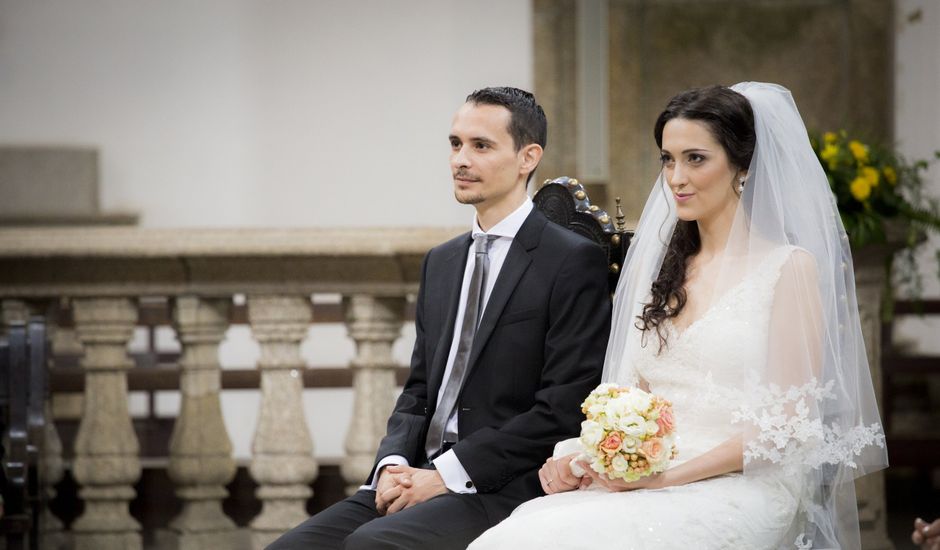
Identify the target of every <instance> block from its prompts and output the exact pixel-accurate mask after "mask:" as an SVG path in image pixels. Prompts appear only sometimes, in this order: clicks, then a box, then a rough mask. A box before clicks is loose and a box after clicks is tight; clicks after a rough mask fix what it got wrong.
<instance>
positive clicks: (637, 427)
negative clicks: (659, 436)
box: [617, 414, 646, 437]
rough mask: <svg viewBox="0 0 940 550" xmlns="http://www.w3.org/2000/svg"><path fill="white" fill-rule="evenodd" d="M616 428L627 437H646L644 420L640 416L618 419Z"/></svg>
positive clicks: (634, 415) (632, 415)
mask: <svg viewBox="0 0 940 550" xmlns="http://www.w3.org/2000/svg"><path fill="white" fill-rule="evenodd" d="M617 427H619V428H620V430H621V431H622V432H623V433H625V434H627V436H629V437H643V436H645V435H646V420H644V419H643V417H642V416H639V415H636V414H631V415H628V416H626V417H624V418H621V419H620V422H618V423H617Z"/></svg>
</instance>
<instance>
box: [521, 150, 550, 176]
mask: <svg viewBox="0 0 940 550" xmlns="http://www.w3.org/2000/svg"><path fill="white" fill-rule="evenodd" d="M543 152H544V151H543V149H542V146H541V145H539V144H538V143H530V144H528V145H526V146H525V147H523V148H522V150H520V151H519V156H520V158H521V159H522V164H521V165H520V166H519V172H520V173H524V174H526V175H528V174H531V173H532V171H533V170H535V167H536V166H538V165H539V161H541V160H542V153H543Z"/></svg>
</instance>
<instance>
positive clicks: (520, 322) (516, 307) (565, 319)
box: [376, 209, 610, 513]
mask: <svg viewBox="0 0 940 550" xmlns="http://www.w3.org/2000/svg"><path fill="white" fill-rule="evenodd" d="M471 242H472V239H471V236H470V234H469V233H466V234H464V235H461V236H459V237H457V238H455V239H453V240H451V241H448V242H446V243H444V244H442V245H440V246H437V247H435V248H433V249H432V250H431V251H430V252H428V254H427V256H426V257H425V259H424V264H423V267H422V275H421V286H420V290H419V292H418V298H417V310H416V320H415V324H416V329H417V338H416V341H415V347H414V353H413V355H412V360H411V374H410V376H409V378H408V381H407V382H406V383H405V387H404V391H403V392H402V394H401V396H400V397H399V399H398V402H397V404H396V405H395V410H394V412H393V413H392V416H391V418H390V419H389V421H388V430H387V435H386V436H385V438H384V439H383V440H382V442H381V444H380V446H379V450H378V455H377V460H376V462H378V461H379V460H381V459H382V458H384V457H386V456H389V455H393V454H398V455H402V456H404V457H406V458H407V459H408V460H409V462H410V463H411V464H412V465H418V464H421V463H424V462H425V461H426V457H425V453H424V440H425V436H426V434H427V429H428V424H429V423H430V420H431V417H432V415H433V414H434V408H435V406H436V401H437V395H438V390H439V389H440V387H441V383H442V377H443V373H444V368H445V365H446V362H447V356H448V352H449V351H450V346H451V342H452V339H453V334H454V330H455V324H456V316H457V305H458V300H459V297H460V289H461V284H462V281H463V274H464V270H465V267H466V262H467V252H468V248H469V247H470V244H471ZM609 330H610V298H609V295H608V287H607V261H606V258H605V256H604V253H603V252H602V251H601V248H600V247H599V246H597V245H596V244H595V243H593V242H591V241H589V240H587V239H585V238H584V237H581V236H579V235H576V234H575V233H573V232H572V231H569V230H568V229H565V228H563V227H561V226H558V225H556V224H554V223H551V222H549V221H548V219H547V218H546V217H545V216H544V215H543V214H542V213H541V212H539V211H538V210H537V209H533V210H532V212H531V213H530V214H529V216H528V217H527V218H526V220H525V222H524V223H523V224H522V226H521V227H520V229H519V232H518V233H517V235H516V237H515V239H514V240H513V242H512V245H511V246H510V248H509V252H508V254H507V256H506V259H505V260H504V263H503V266H502V268H501V269H500V271H499V275H498V278H497V279H496V283H495V285H494V287H493V291H492V293H491V295H490V297H489V300H488V301H487V305H486V309H485V311H484V315H483V318H482V319H481V321H480V327H479V329H478V330H477V333H476V336H475V338H474V342H473V348H472V350H471V353H470V359H469V367H468V372H467V376H466V379H465V381H464V385H463V387H462V388H461V391H460V394H459V396H458V400H457V407H458V435H459V438H460V441H459V442H457V443H456V445H454V447H453V451H454V452H455V453H456V455H457V458H458V459H459V460H460V463H461V465H462V466H463V467H464V469H465V470H466V471H467V474H469V476H470V479H471V480H472V481H473V483H474V484H475V486H476V490H477V492H478V493H480V494H493V493H503V494H504V496H506V497H510V499H511V500H512V501H514V504H513V506H514V505H515V504H518V502H521V501H523V500H527V499H529V498H534V497H535V496H538V495H540V494H542V492H541V488H540V486H539V484H538V480H537V472H538V468H539V467H540V466H541V465H542V464H543V462H544V461H545V459H546V458H547V457H548V456H550V454H551V452H552V448H553V446H554V444H555V443H556V442H558V441H560V440H562V439H565V438H568V437H574V436H576V435H577V434H578V433H579V430H580V422H581V420H582V419H583V415H582V414H581V411H580V404H581V402H582V400H583V399H584V398H585V397H586V396H587V394H588V393H589V392H590V391H591V390H592V389H593V388H594V387H595V386H596V385H597V384H598V383H599V381H600V377H601V370H602V368H603V362H604V353H605V350H606V347H607V338H608V332H609ZM510 509H511V508H510ZM507 513H508V512H507Z"/></svg>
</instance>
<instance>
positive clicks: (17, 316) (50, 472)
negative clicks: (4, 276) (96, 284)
mask: <svg viewBox="0 0 940 550" xmlns="http://www.w3.org/2000/svg"><path fill="white" fill-rule="evenodd" d="M2 309H3V325H4V326H7V325H9V324H10V323H12V322H15V321H19V322H23V323H25V322H27V320H28V319H29V317H30V315H32V314H34V313H45V312H43V311H37V310H36V308H34V307H31V306H30V305H29V304H27V303H26V302H23V301H21V300H4V301H3V306H2ZM46 309H51V308H46ZM45 320H46V339H47V341H48V342H52V341H53V340H54V337H55V333H56V324H55V320H54V319H53V318H52V316H51V315H46V316H45ZM52 361H53V357H49V361H48V364H49V366H50V367H51V366H52ZM43 417H44V418H45V424H44V425H43V432H42V437H43V442H42V457H41V458H40V461H39V468H40V476H39V477H40V481H41V483H42V486H43V489H42V490H43V494H44V497H45V502H46V506H44V507H43V510H42V512H41V513H42V516H41V517H40V518H39V531H40V533H42V534H41V536H40V537H39V548H41V549H42V550H61V549H64V548H68V547H69V546H70V544H69V537H68V534H67V533H66V532H65V526H64V525H63V524H62V520H60V519H59V518H57V517H56V516H55V514H53V513H52V511H51V510H49V506H48V503H49V502H51V501H52V499H54V498H55V495H56V491H55V485H56V484H57V483H58V482H60V481H62V477H63V476H64V475H65V466H64V465H63V462H62V440H61V439H59V432H58V430H56V427H55V421H54V419H53V418H52V406H51V402H50V400H49V399H48V397H47V398H46V399H45V402H44V404H43Z"/></svg>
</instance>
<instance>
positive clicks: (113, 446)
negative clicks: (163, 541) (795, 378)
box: [0, 228, 891, 550]
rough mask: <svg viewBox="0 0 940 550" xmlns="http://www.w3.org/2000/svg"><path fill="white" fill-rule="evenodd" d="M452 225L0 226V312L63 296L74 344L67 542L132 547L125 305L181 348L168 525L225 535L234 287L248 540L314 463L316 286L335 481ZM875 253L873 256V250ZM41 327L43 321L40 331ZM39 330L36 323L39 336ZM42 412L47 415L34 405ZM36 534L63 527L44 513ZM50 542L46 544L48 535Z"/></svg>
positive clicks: (873, 329) (297, 503)
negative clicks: (329, 323) (255, 373)
mask: <svg viewBox="0 0 940 550" xmlns="http://www.w3.org/2000/svg"><path fill="white" fill-rule="evenodd" d="M459 232H460V230H459V229H440V228H435V229H432V228H426V229H349V230H339V229H298V230H263V229H250V230H249V229H244V230H205V229H200V230H158V229H119V228H92V229H77V228H76V229H65V228H59V229H0V301H2V306H3V320H4V321H5V322H10V321H14V320H22V319H25V317H26V316H28V315H29V314H30V313H42V312H43V310H44V308H45V307H46V306H47V305H48V304H50V303H54V302H58V301H60V300H61V299H63V298H65V299H67V300H68V301H69V302H70V304H71V309H72V316H73V319H74V326H75V332H76V335H77V338H78V340H79V341H80V342H81V346H82V348H83V352H84V353H83V358H82V361H81V366H82V368H83V370H84V378H85V383H84V390H83V391H84V403H85V408H84V410H83V414H82V417H81V423H80V425H79V431H78V435H77V438H76V441H75V448H74V456H75V459H74V461H73V463H72V470H73V474H74V477H75V479H76V480H77V481H78V483H79V485H80V486H81V491H80V497H81V498H82V499H83V500H84V503H85V509H84V513H83V514H82V516H80V517H79V519H78V520H77V521H75V523H74V524H73V525H72V530H71V531H72V532H71V536H73V537H74V539H75V546H76V548H79V549H89V550H90V549H95V550H110V549H115V550H116V549H125V548H127V549H134V548H140V547H141V536H140V526H139V524H138V523H137V521H136V520H134V519H133V518H132V517H131V515H130V513H129V510H128V503H129V502H130V501H131V500H132V499H133V498H134V496H135V493H134V489H133V486H134V483H135V482H136V481H137V480H138V478H139V477H140V474H141V466H140V460H139V456H138V455H139V446H138V441H137V439H136V436H135V433H134V430H133V428H132V424H131V417H130V414H129V410H128V403H127V396H128V391H127V371H128V369H129V368H131V366H132V365H133V362H132V360H131V358H130V357H129V356H128V353H127V343H128V341H129V340H130V338H131V335H132V332H133V330H134V327H135V324H136V322H137V316H138V315H137V314H138V311H137V301H138V299H139V298H146V297H167V298H170V300H169V301H170V304H171V309H172V320H173V324H174V328H175V329H176V332H177V335H178V339H179V341H180V343H181V345H182V355H181V357H180V361H179V367H180V371H181V373H180V384H179V388H180V392H181V394H182V404H181V409H180V414H179V416H178V418H177V420H176V423H175V426H174V431H173V435H172V438H171V443H170V463H169V474H170V477H171V478H172V479H173V481H174V483H175V484H176V492H177V495H178V496H179V497H180V499H181V500H182V501H183V503H184V504H183V509H182V512H181V513H180V514H179V516H177V517H176V518H175V519H174V520H173V522H172V523H171V525H170V528H171V530H172V531H173V532H175V533H176V535H177V536H178V541H179V547H180V548H193V549H196V548H232V547H236V546H238V544H236V543H235V542H233V541H232V539H231V538H230V537H234V536H235V535H234V533H235V526H234V524H233V522H232V521H231V520H230V519H229V518H228V517H226V516H225V514H224V513H223V512H222V508H221V502H222V499H224V498H225V496H226V490H225V485H226V484H227V483H228V482H229V481H230V480H231V479H232V476H233V475H234V472H235V462H234V460H233V458H232V447H231V442H230V440H229V437H228V434H227V433H226V430H225V425H224V423H223V419H222V413H221V408H220V403H219V393H220V389H221V383H220V378H221V376H220V366H219V361H218V354H217V350H218V346H219V344H220V342H221V341H222V339H223V335H224V334H225V331H226V329H227V328H228V324H229V311H228V310H229V307H230V305H231V303H232V297H233V296H234V295H238V294H241V295H245V296H246V297H247V298H246V303H247V311H248V315H247V321H248V324H249V325H250V327H251V330H252V332H253V334H254V337H255V339H256V340H258V342H259V343H260V346H261V357H260V359H259V361H258V365H257V368H258V370H259V371H260V378H261V383H260V386H261V392H262V397H261V405H260V407H261V410H260V414H259V421H258V426H257V430H256V432H255V435H254V440H253V445H252V459H251V465H250V472H251V475H252V477H253V478H254V480H255V481H256V482H257V483H258V485H259V489H258V491H257V496H258V498H259V499H260V500H261V501H262V503H263V506H262V511H261V513H260V515H258V516H257V517H256V518H254V520H253V521H252V522H251V525H250V527H251V535H252V545H253V547H254V548H263V547H264V546H265V545H266V544H267V543H268V542H270V541H271V540H273V538H275V537H276V536H277V535H278V534H279V533H281V532H283V531H285V530H286V529H289V528H290V527H292V526H294V525H296V524H297V523H299V522H300V521H301V520H303V519H304V518H306V512H305V510H304V504H305V501H306V500H307V499H308V498H309V497H310V495H311V492H310V488H309V485H310V482H311V481H312V480H313V479H314V477H315V476H316V475H317V471H318V464H317V462H316V460H315V459H314V455H313V442H312V441H311V438H310V431H309V430H308V428H307V425H306V422H305V420H304V415H303V406H302V401H301V398H302V396H301V392H302V390H303V382H302V378H303V377H302V376H301V374H302V369H303V368H304V362H303V360H302V358H301V356H300V344H301V341H302V340H303V338H304V337H305V335H306V333H307V328H308V325H309V323H310V322H311V300H310V297H311V295H312V294H315V293H330V294H341V295H342V296H343V302H342V304H343V313H344V322H345V323H346V326H347V329H348V333H349V336H350V337H351V338H352V339H353V340H354V341H355V343H356V355H355V357H354V359H353V360H352V362H351V364H350V365H349V367H350V369H351V370H352V371H353V376H352V381H353V382H352V385H353V414H352V421H351V425H350V426H347V427H345V429H346V430H347V433H348V436H347V438H346V445H345V446H346V456H345V457H344V458H343V462H342V464H341V472H342V475H343V477H344V480H345V481H346V483H347V484H348V486H349V487H354V486H355V485H357V484H358V483H360V482H361V481H362V480H363V479H365V477H366V476H367V475H368V473H369V471H370V469H371V467H372V461H373V459H374V451H375V449H376V448H377V446H378V442H379V439H380V438H381V436H382V434H384V431H385V422H386V419H387V415H388V413H389V411H390V410H391V407H392V399H393V395H394V388H395V385H396V384H395V367H396V366H397V365H396V364H395V362H394V360H393V358H392V353H391V350H392V345H393V344H394V342H395V340H396V339H397V338H398V336H399V333H400V331H401V327H402V324H403V312H404V310H405V302H406V299H407V296H408V295H410V294H413V293H414V292H415V291H416V290H417V285H418V279H419V276H420V268H421V259H422V257H423V255H424V253H425V252H426V251H427V250H428V249H430V248H431V247H432V246H434V245H436V244H438V243H441V242H443V241H445V240H447V239H448V238H450V237H452V236H454V235H456V234H457V233H459ZM876 252H877V253H876ZM886 253H887V252H885V251H871V252H867V253H864V254H859V255H858V257H859V260H858V261H857V262H856V276H857V280H858V289H857V290H858V297H859V300H858V303H859V308H860V310H861V319H862V325H863V327H862V328H863V334H864V336H865V340H866V343H867V350H868V355H869V363H870V364H871V366H872V373H873V378H874V380H875V383H876V391H877V393H878V397H879V400H880V397H881V387H880V386H881V384H880V381H881V369H880V364H881V360H880V358H881V346H880V332H879V329H880V321H879V320H880V317H881V315H880V303H881V293H882V290H883V289H884V269H883V265H884V258H885V254H886ZM50 329H51V330H54V329H55V327H50ZM50 332H51V331H50ZM47 416H48V415H47ZM48 426H49V427H48V429H47V432H46V440H45V446H46V449H47V451H46V453H47V455H48V460H47V461H46V471H45V480H46V483H48V484H53V483H55V482H56V481H58V479H61V476H62V460H61V454H62V453H61V443H60V442H59V439H58V437H57V436H56V433H55V431H54V428H53V427H52V425H51V423H50V424H49V425H48ZM883 479H884V478H883V474H882V473H879V474H876V475H871V476H867V477H865V478H862V479H861V480H860V481H859V484H858V493H859V494H858V497H859V519H860V520H861V525H862V532H863V547H864V548H865V549H872V550H874V549H878V550H881V549H888V548H891V543H890V542H889V541H888V539H887V535H886V528H885V525H886V514H885V506H884V481H883ZM45 528H46V530H47V533H48V534H47V537H46V538H47V540H48V541H58V540H60V536H61V532H60V531H61V524H60V523H57V521H56V520H55V518H54V517H48V518H47V521H46V522H45ZM48 547H50V548H52V547H55V546H54V545H50V546H48Z"/></svg>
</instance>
